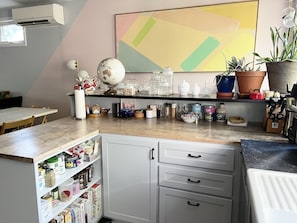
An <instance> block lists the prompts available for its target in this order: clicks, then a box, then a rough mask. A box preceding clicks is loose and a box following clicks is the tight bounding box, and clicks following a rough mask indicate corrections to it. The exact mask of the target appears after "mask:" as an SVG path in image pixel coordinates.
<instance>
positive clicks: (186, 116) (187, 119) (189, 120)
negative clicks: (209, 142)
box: [181, 113, 196, 123]
mask: <svg viewBox="0 0 297 223" xmlns="http://www.w3.org/2000/svg"><path fill="white" fill-rule="evenodd" d="M181 118H182V120H183V121H184V122H186V123H193V122H195V121H196V115H195V114H193V113H189V114H183V115H181Z"/></svg>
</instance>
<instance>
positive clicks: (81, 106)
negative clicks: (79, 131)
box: [74, 90, 86, 119]
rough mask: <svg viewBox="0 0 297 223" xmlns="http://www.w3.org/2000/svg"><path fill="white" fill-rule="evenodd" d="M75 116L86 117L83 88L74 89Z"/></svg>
mask: <svg viewBox="0 0 297 223" xmlns="http://www.w3.org/2000/svg"><path fill="white" fill-rule="evenodd" d="M74 100H75V117H76V118H77V119H86V99H85V91H84V90H74Z"/></svg>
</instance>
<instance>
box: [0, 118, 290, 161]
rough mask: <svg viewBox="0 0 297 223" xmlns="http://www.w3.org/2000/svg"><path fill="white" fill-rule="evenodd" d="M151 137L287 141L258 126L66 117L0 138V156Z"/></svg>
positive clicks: (43, 154) (38, 157)
mask: <svg viewBox="0 0 297 223" xmlns="http://www.w3.org/2000/svg"><path fill="white" fill-rule="evenodd" d="M99 132H100V133H111V134H122V135H131V136H143V137H152V138H164V139H175V140H186V141H196V142H211V143H219V144H234V143H235V144H239V143H240V140H241V139H253V140H264V141H280V142H284V141H288V140H287V139H286V138H284V137H282V136H281V135H279V134H268V133H266V132H264V131H263V129H262V128H261V127H260V126H248V127H232V126H227V125H226V124H222V123H216V122H204V121H202V122H200V123H199V124H198V126H196V125H195V124H187V123H184V122H181V121H171V120H164V119H161V120H160V119H155V118H154V119H120V118H112V117H111V116H109V117H106V118H88V119H87V120H74V119H73V118H72V117H66V118H62V119H58V120H55V121H51V122H48V123H46V124H42V125H37V126H33V127H30V128H26V129H23V130H19V131H16V132H12V133H8V134H4V135H1V136H0V157H3V158H7V159H14V160H19V161H23V162H40V161H42V160H44V159H46V158H47V157H49V156H51V155H55V154H57V153H58V152H59V151H60V150H61V149H63V148H67V147H71V146H74V145H75V144H77V143H78V142H79V141H80V140H82V138H83V137H93V136H95V135H96V134H98V133H99Z"/></svg>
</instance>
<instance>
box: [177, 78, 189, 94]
mask: <svg viewBox="0 0 297 223" xmlns="http://www.w3.org/2000/svg"><path fill="white" fill-rule="evenodd" d="M189 91H190V84H189V83H188V82H186V81H185V80H183V81H182V82H181V83H180V84H179V85H178V92H179V94H180V96H187V95H188V93H189Z"/></svg>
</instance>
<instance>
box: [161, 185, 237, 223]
mask: <svg viewBox="0 0 297 223" xmlns="http://www.w3.org/2000/svg"><path fill="white" fill-rule="evenodd" d="M231 209H232V201H231V199H224V198H217V197H213V196H208V195H200V194H196V193H191V192H185V191H179V190H175V189H168V188H162V187H161V188H160V221H159V222H160V223H181V222H204V223H206V222H207V223H230V222H231V211H232V210H231Z"/></svg>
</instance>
